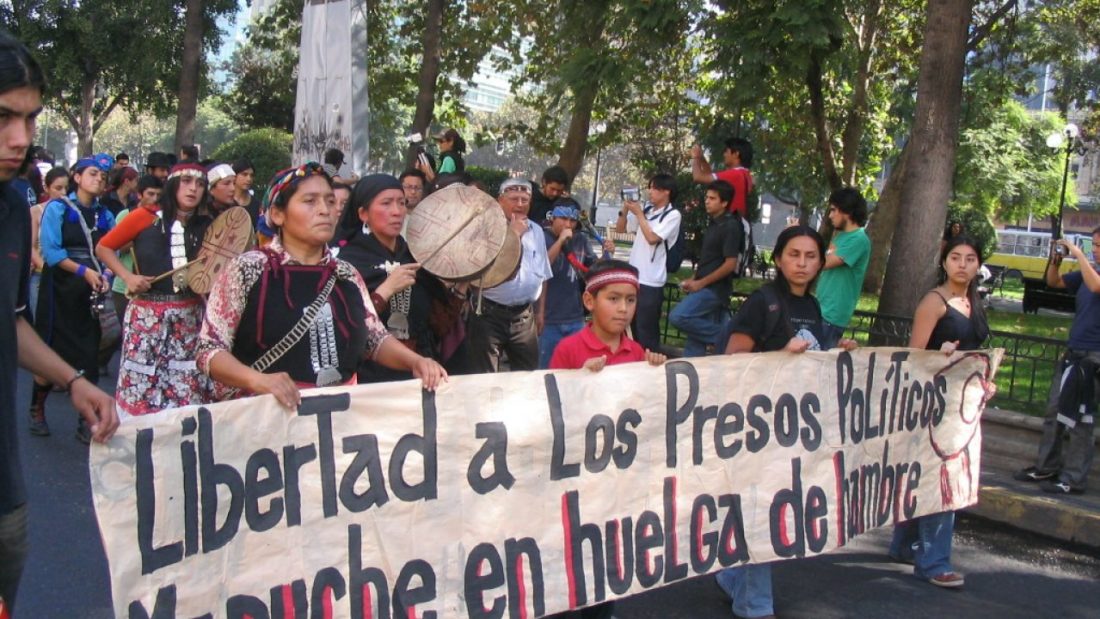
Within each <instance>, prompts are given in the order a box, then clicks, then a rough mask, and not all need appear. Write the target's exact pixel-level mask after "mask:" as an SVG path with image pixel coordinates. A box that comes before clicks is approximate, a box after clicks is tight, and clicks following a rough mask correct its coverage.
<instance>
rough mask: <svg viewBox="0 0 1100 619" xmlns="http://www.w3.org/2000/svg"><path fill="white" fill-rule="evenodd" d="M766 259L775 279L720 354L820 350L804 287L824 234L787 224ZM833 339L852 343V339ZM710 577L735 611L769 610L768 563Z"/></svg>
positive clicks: (750, 303) (764, 613)
mask: <svg viewBox="0 0 1100 619" xmlns="http://www.w3.org/2000/svg"><path fill="white" fill-rule="evenodd" d="M772 260H773V261H774V262H775V267H776V269H775V271H776V275H775V281H773V282H768V283H767V284H764V285H763V286H761V287H760V289H758V290H757V291H756V292H754V293H752V294H751V295H749V298H748V299H746V300H745V302H744V303H743V304H742V305H741V309H739V310H738V311H737V314H736V315H735V316H734V317H733V320H732V321H731V322H730V326H729V331H731V334H730V336H729V339H728V341H727V343H726V354H736V353H751V352H774V351H779V350H785V351H788V352H794V353H801V352H806V351H807V350H821V345H820V342H821V336H822V332H821V325H822V322H823V319H822V317H821V307H820V306H819V305H818V304H817V299H815V298H814V296H813V295H811V294H810V288H811V287H812V286H813V283H814V281H815V280H817V276H818V274H819V273H821V269H822V267H824V266H825V240H824V239H822V238H821V235H820V234H818V233H817V230H814V229H813V228H811V227H809V226H791V227H789V228H787V229H785V230H783V232H781V233H780V234H779V238H777V239H776V241H775V249H774V250H773V251H772ZM838 345H839V346H840V347H841V348H844V349H846V350H851V349H853V348H855V347H856V343H855V342H854V341H852V340H840V341H839V342H838ZM715 577H716V579H717V580H718V586H719V587H721V588H722V590H723V591H725V592H726V594H727V595H729V596H730V600H731V601H732V603H733V604H732V607H733V613H734V614H735V615H737V616H738V617H769V616H774V614H775V613H774V609H773V602H772V568H771V565H770V564H767V563H764V564H753V565H746V566H742V567H733V568H727V569H724V570H722V571H720V572H718V574H717V575H716V576H715Z"/></svg>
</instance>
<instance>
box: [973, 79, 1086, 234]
mask: <svg viewBox="0 0 1100 619" xmlns="http://www.w3.org/2000/svg"><path fill="white" fill-rule="evenodd" d="M979 114H980V116H981V118H976V119H973V120H972V123H971V126H970V127H967V128H965V129H964V130H963V131H962V134H961V135H960V137H959V151H958V164H957V168H956V172H955V198H954V200H953V202H954V203H957V204H958V205H960V206H961V207H965V208H969V209H974V210H976V211H978V212H980V213H982V214H984V215H986V216H989V217H995V218H996V219H999V220H1002V221H1006V220H1007V221H1012V220H1019V219H1027V217H1028V216H1029V215H1031V216H1036V217H1045V216H1047V215H1053V214H1056V213H1057V212H1058V204H1059V200H1060V198H1061V193H1062V165H1063V162H1064V159H1063V157H1064V153H1063V152H1061V151H1058V150H1054V149H1051V148H1048V147H1047V146H1046V143H1045V142H1046V137H1047V136H1048V135H1049V134H1050V133H1052V132H1056V131H1058V130H1059V129H1060V128H1061V127H1062V126H1064V124H1065V121H1064V120H1063V119H1061V118H1060V117H1059V116H1058V115H1057V114H1055V113H1052V112H1047V113H1045V114H1031V113H1029V112H1028V111H1027V110H1026V109H1025V108H1024V106H1023V105H1021V104H1019V103H1017V102H1016V101H1013V100H1008V101H1004V102H1002V104H1001V105H992V104H991V105H982V107H981V111H980V112H979ZM1072 193H1073V192H1069V193H1068V194H1067V196H1066V198H1067V204H1068V205H1070V206H1072V205H1073V203H1074V202H1075V201H1076V195H1071V194H1072Z"/></svg>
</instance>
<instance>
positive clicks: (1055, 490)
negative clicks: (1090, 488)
mask: <svg viewBox="0 0 1100 619" xmlns="http://www.w3.org/2000/svg"><path fill="white" fill-rule="evenodd" d="M1039 487H1040V488H1042V489H1043V492H1049V493H1051V494H1083V493H1084V492H1085V489H1084V488H1081V487H1078V486H1071V485H1070V484H1067V483H1066V482H1064V481H1060V480H1056V479H1048V480H1047V481H1044V482H1042V483H1041V484H1039Z"/></svg>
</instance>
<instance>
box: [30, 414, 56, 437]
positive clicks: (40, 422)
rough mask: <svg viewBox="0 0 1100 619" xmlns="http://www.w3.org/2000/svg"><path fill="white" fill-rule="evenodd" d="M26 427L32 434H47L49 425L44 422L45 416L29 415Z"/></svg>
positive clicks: (48, 433)
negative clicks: (37, 417)
mask: <svg viewBox="0 0 1100 619" xmlns="http://www.w3.org/2000/svg"><path fill="white" fill-rule="evenodd" d="M27 427H28V429H29V430H30V432H31V434H32V435H34V436H49V435H50V426H49V424H47V423H46V418H45V416H43V417H41V418H39V419H35V417H34V415H31V422H30V424H28V426H27Z"/></svg>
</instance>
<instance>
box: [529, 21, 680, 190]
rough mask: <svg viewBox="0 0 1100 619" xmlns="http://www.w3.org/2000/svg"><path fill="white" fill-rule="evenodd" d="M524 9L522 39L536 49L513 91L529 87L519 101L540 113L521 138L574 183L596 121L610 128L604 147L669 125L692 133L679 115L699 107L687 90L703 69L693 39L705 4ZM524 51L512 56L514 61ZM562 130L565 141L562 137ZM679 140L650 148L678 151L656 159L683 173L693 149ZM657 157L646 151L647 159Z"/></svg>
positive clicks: (648, 133)
mask: <svg viewBox="0 0 1100 619" xmlns="http://www.w3.org/2000/svg"><path fill="white" fill-rule="evenodd" d="M522 7H523V16H524V19H523V20H521V22H520V23H521V24H522V26H523V30H522V34H523V35H525V37H528V38H529V39H530V40H531V41H532V45H531V51H530V52H529V53H528V54H527V55H526V64H524V71H523V73H522V75H520V76H518V78H517V80H516V85H517V86H519V87H521V88H526V90H525V91H524V94H523V95H521V100H522V101H523V102H524V103H525V104H526V105H528V106H530V107H532V108H535V109H538V110H540V112H541V114H540V117H539V120H538V122H537V123H536V124H535V125H534V126H529V127H526V128H525V129H524V135H525V137H526V138H527V139H528V141H530V142H531V143H532V144H534V145H535V146H536V147H537V148H539V149H540V150H543V151H544V152H548V153H551V152H556V153H559V159H558V165H560V166H562V167H563V168H565V170H566V171H567V172H568V173H569V174H570V176H575V175H576V174H577V172H578V171H579V170H580V168H581V164H582V163H583V160H584V156H585V154H586V152H588V150H589V149H590V148H591V146H592V144H591V143H590V140H589V129H590V125H591V124H592V121H593V119H598V120H600V121H602V122H604V123H605V125H606V131H605V132H604V134H603V137H602V138H601V140H602V143H603V144H605V145H609V144H614V143H617V142H620V141H621V142H626V141H628V140H631V139H635V138H638V137H640V136H648V137H650V138H655V137H657V136H656V135H655V132H656V131H659V130H660V131H663V130H667V129H668V128H669V122H670V121H671V123H672V124H673V126H681V127H684V129H685V130H686V129H687V128H688V127H689V126H690V124H691V123H690V121H689V120H688V119H689V118H690V115H691V113H690V111H686V112H685V111H683V110H681V109H679V108H681V107H688V108H690V107H691V106H692V105H693V104H692V102H691V101H690V99H689V97H688V92H689V90H690V89H691V86H692V84H693V82H694V79H695V77H696V75H697V72H696V71H695V70H694V68H693V67H692V63H691V58H690V57H689V52H688V50H689V49H690V47H689V46H690V37H689V36H688V33H690V32H692V30H693V29H694V27H695V18H696V16H697V14H698V12H699V11H700V10H701V3H700V2H698V1H695V0H593V1H581V0H556V1H555V0H541V1H540V0H525V1H524V2H522ZM548 24H554V25H555V27H548ZM562 32H568V33H571V36H568V37H563V36H561V33H562ZM525 40H526V39H525ZM519 51H520V50H518V49H514V50H513V52H514V54H515V56H514V60H515V61H518V60H519V58H518V54H519ZM563 131H564V133H565V139H564V141H562V140H561V139H560V137H559V136H560V135H561V133H562V132H563ZM674 133H675V132H674ZM679 138H680V136H679V135H675V136H673V139H672V140H661V139H654V140H650V145H657V146H660V147H661V148H669V149H672V150H669V151H666V152H663V153H661V154H659V156H658V157H656V158H653V162H655V163H657V164H659V165H662V166H663V165H674V166H675V167H676V168H679V167H681V166H682V165H683V164H684V162H686V157H685V154H686V150H687V149H686V145H683V144H677V143H675V141H674V140H676V139H679ZM658 142H659V143H660V144H658ZM635 151H636V152H639V153H640V152H641V151H640V150H639V149H635ZM675 153H680V154H679V155H676V154H675ZM656 154H658V153H657V151H653V150H652V149H650V152H649V154H648V155H643V157H652V156H653V155H656ZM673 171H675V170H673Z"/></svg>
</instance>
